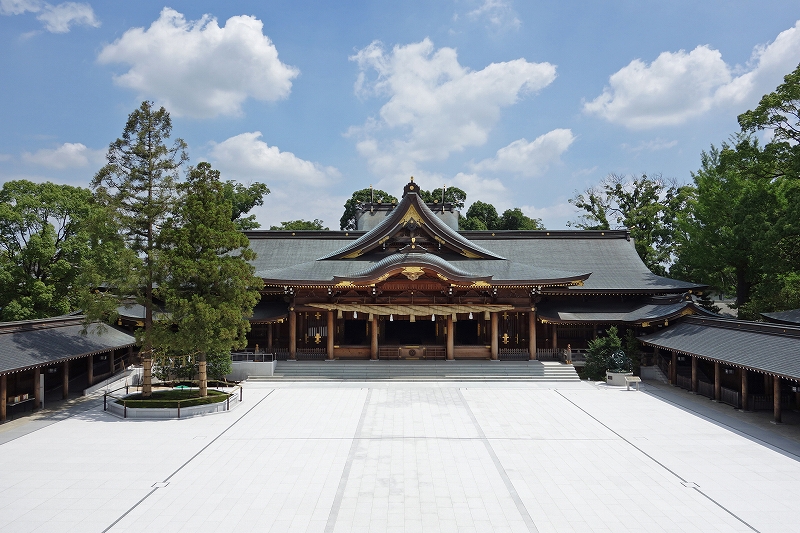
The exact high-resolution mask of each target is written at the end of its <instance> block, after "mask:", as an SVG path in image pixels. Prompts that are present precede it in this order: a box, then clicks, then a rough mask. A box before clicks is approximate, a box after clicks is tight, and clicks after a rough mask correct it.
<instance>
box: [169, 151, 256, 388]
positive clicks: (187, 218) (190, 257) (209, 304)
mask: <svg viewBox="0 0 800 533" xmlns="http://www.w3.org/2000/svg"><path fill="white" fill-rule="evenodd" d="M224 187H225V185H224V184H223V183H222V182H221V181H220V178H219V171H216V170H213V169H212V168H211V165H209V164H208V163H200V164H198V165H197V166H196V167H194V168H191V169H190V170H189V175H188V178H187V180H186V182H185V183H182V184H180V185H178V191H179V193H180V194H181V202H180V206H179V207H178V209H177V211H176V214H175V216H174V217H172V218H170V219H169V220H168V221H167V223H166V225H165V226H164V228H163V229H162V231H161V233H160V235H159V239H158V241H159V250H160V251H159V253H160V262H161V263H162V265H163V266H164V267H165V268H166V269H167V270H168V272H169V276H168V277H167V278H166V279H164V280H163V282H162V284H161V285H159V287H158V289H157V290H156V293H157V294H158V296H159V297H160V298H161V299H162V300H163V301H164V306H165V308H166V309H167V311H168V314H167V315H165V317H164V318H163V319H161V320H159V321H158V322H157V323H156V327H155V332H156V335H155V340H156V344H157V345H158V346H159V347H161V348H163V349H165V350H167V351H169V352H172V353H183V354H187V355H193V354H196V355H197V356H198V362H199V364H198V367H199V375H200V395H201V396H206V395H207V375H206V360H207V358H208V357H210V356H217V357H219V356H224V357H227V356H228V354H229V352H230V351H231V349H235V348H244V347H245V346H246V345H247V337H246V334H247V332H248V331H250V322H249V321H248V317H250V316H251V315H252V312H253V307H255V305H256V304H257V303H258V300H259V298H260V293H259V291H260V289H261V288H262V287H263V281H262V280H261V278H258V277H256V276H254V275H253V274H254V268H253V266H252V265H250V264H249V263H248V261H251V260H253V259H255V253H254V252H253V251H252V250H251V249H250V248H249V244H250V243H249V241H248V240H247V237H245V236H244V234H242V233H241V232H240V231H239V230H238V228H237V227H236V223H235V222H234V221H232V220H231V209H232V206H231V202H230V201H228V200H226V199H225V191H224Z"/></svg>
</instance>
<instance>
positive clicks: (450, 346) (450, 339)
mask: <svg viewBox="0 0 800 533" xmlns="http://www.w3.org/2000/svg"><path fill="white" fill-rule="evenodd" d="M454 344H455V331H454V330H453V315H447V348H446V353H447V360H448V361H452V360H453V359H455V356H454V352H455V347H454Z"/></svg>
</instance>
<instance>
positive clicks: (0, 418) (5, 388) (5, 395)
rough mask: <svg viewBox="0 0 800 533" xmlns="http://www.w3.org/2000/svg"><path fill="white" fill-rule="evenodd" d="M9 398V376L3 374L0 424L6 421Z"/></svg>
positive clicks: (0, 385)
mask: <svg viewBox="0 0 800 533" xmlns="http://www.w3.org/2000/svg"><path fill="white" fill-rule="evenodd" d="M7 398H8V376H6V375H5V374H3V375H2V376H0V422H5V421H6V415H7V412H6V411H7V406H6V399H7Z"/></svg>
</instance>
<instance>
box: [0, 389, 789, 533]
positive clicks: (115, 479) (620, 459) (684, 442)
mask: <svg viewBox="0 0 800 533" xmlns="http://www.w3.org/2000/svg"><path fill="white" fill-rule="evenodd" d="M676 399H677V400H680V397H679V395H676V394H674V393H671V392H669V391H667V390H665V389H661V388H657V387H655V386H653V385H645V386H644V387H643V388H642V391H641V392H635V391H626V390H624V388H622V389H618V388H610V387H605V386H603V385H595V384H591V383H587V382H575V383H508V382H506V383H502V382H500V383H488V382H486V383H484V382H475V383H466V382H439V383H410V382H405V383H399V382H361V383H359V382H337V383H308V382H305V383H304V382H299V383H298V382H296V383H273V382H254V383H247V384H245V390H244V402H243V403H242V404H241V405H240V406H239V407H238V408H236V409H235V410H233V411H231V412H229V413H220V414H215V415H210V416H205V417H196V418H191V419H184V420H170V421H135V420H122V419H119V418H116V417H114V416H111V415H109V414H107V413H105V412H103V409H102V398H101V397H94V398H90V399H88V400H86V401H83V402H81V403H78V404H75V405H73V406H71V407H68V408H65V409H64V410H62V411H56V412H52V413H49V414H47V413H46V414H44V415H40V416H37V417H29V418H23V419H18V420H15V421H12V422H10V423H8V424H4V425H3V426H2V427H0V472H2V475H1V477H0V479H2V485H1V486H0V491H2V492H1V494H0V531H3V532H6V531H7V532H13V533H26V532H34V531H35V532H37V533H38V532H73V531H74V532H82V533H94V532H97V533H99V532H106V531H108V532H114V533H121V532H143V531H148V532H150V531H152V532H157V531H164V532H167V531H169V532H177V531H187V532H188V531H192V532H206V531H207V532H228V531H230V532H249V531H259V532H368V531H369V532H393V531H397V532H401V531H403V532H415V531H424V532H428V531H430V532H449V531H453V532H455V531H459V532H461V531H464V532H467V531H470V532H473V531H474V532H503V531H509V532H510V531H515V532H516V531H520V532H526V531H527V532H532V531H533V532H535V531H538V532H542V533H544V532H559V533H562V532H571V531H576V532H599V531H605V532H624V531H647V532H678V531H685V532H704V531H714V532H717V531H759V532H762V533H766V532H780V533H784V532H789V531H797V530H798V529H799V528H800V498H798V497H797V495H798V486H800V443H798V442H797V441H796V440H793V439H791V438H785V437H781V436H780V435H779V434H777V433H774V432H770V431H765V430H764V429H763V427H762V428H759V427H758V426H750V425H748V424H747V423H746V422H741V420H742V418H741V417H738V415H737V416H733V414H732V415H731V416H728V415H725V414H724V411H722V410H720V409H717V408H716V407H715V408H713V409H712V408H706V407H703V405H704V404H702V403H698V402H695V403H691V402H690V403H691V405H689V406H688V408H687V407H686V406H684V407H681V405H680V401H677V400H676ZM676 401H677V403H675V402H676ZM704 401H705V402H707V403H708V405H711V402H709V401H707V400H704ZM728 409H729V411H730V412H731V413H733V412H734V411H733V409H730V408H728Z"/></svg>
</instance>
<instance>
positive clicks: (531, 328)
mask: <svg viewBox="0 0 800 533" xmlns="http://www.w3.org/2000/svg"><path fill="white" fill-rule="evenodd" d="M528 353H529V354H530V356H531V361H535V360H536V311H534V310H533V309H531V310H530V311H528Z"/></svg>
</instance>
